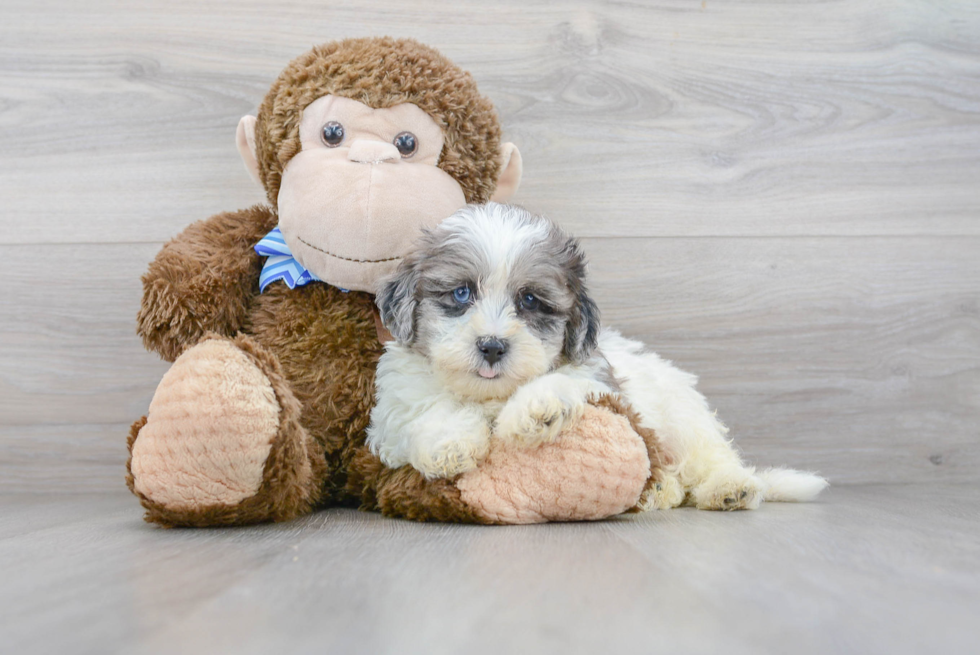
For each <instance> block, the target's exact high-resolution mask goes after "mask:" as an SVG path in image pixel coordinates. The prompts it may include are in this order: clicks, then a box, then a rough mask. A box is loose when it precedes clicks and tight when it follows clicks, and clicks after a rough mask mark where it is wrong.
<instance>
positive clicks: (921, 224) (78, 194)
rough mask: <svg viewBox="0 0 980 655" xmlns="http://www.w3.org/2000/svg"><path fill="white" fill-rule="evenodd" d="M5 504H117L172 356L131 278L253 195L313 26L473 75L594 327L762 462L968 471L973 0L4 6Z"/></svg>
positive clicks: (979, 441) (0, 388)
mask: <svg viewBox="0 0 980 655" xmlns="http://www.w3.org/2000/svg"><path fill="white" fill-rule="evenodd" d="M0 16H2V20H0V199H2V209H0V247H2V250H3V256H2V257H0V275H2V287H0V288H2V291H0V416H2V425H0V462H2V474H0V490H4V491H15V490H26V491H42V490H52V489H53V490H59V491H75V490H78V491H105V490H121V489H122V484H123V483H122V475H123V463H124V461H125V445H124V442H125V434H126V429H127V426H128V424H129V423H130V422H131V421H132V420H133V419H135V418H137V417H138V416H140V415H141V414H143V413H144V412H145V410H146V408H147V405H148V403H149V400H150V397H151V395H152V393H153V390H154V387H155V385H156V383H157V382H158V380H159V378H160V376H161V375H162V374H163V372H164V371H165V370H166V365H165V364H164V363H161V362H160V361H158V360H157V359H156V357H155V356H153V355H150V354H148V353H146V352H144V351H143V349H142V347H141V346H140V343H139V341H138V340H137V338H136V336H135V334H134V316H135V313H136V310H137V306H138V303H139V298H140V283H139V276H140V274H141V273H142V272H143V270H144V269H145V267H146V264H147V262H148V261H149V260H150V259H151V258H152V257H153V256H154V254H155V253H156V252H157V250H158V249H159V248H160V246H161V245H162V243H163V242H164V241H166V240H167V239H168V238H170V237H172V236H174V235H175V234H177V233H178V232H179V231H180V230H181V229H182V228H184V227H185V226H186V225H187V224H188V223H190V222H192V221H194V220H197V219H201V218H205V217H207V216H209V215H211V214H212V213H215V212H218V211H221V210H227V209H235V208H240V207H243V206H247V205H249V204H252V203H255V202H259V201H261V199H262V194H261V193H260V191H259V190H258V189H256V188H254V187H253V186H252V185H251V183H250V181H249V179H248V178H247V176H246V174H245V172H244V170H243V168H242V166H241V164H240V162H239V160H238V157H237V153H236V150H235V147H234V132H235V126H236V124H237V121H238V119H239V117H240V116H241V115H243V114H246V113H249V112H254V110H255V108H256V107H257V105H258V103H259V101H260V99H261V98H262V96H263V94H264V92H265V91H266V90H267V88H268V86H269V84H270V83H271V81H272V80H273V78H274V77H275V75H276V74H277V73H278V71H279V70H280V69H281V68H282V67H283V66H284V65H285V64H286V62H288V61H289V60H290V59H291V58H292V57H294V56H296V55H298V54H299V53H301V52H303V51H304V50H306V49H307V48H308V47H310V46H311V45H313V44H315V43H319V42H323V41H327V40H331V39H336V38H341V37H347V36H360V35H383V34H391V35H395V36H411V37H415V38H417V39H419V40H421V41H424V42H426V43H429V44H432V45H434V46H436V47H438V48H439V49H441V50H442V51H443V52H444V53H445V54H446V55H448V56H449V57H451V58H453V59H454V60H455V61H457V62H458V63H459V64H461V65H462V66H463V67H465V68H467V69H469V70H470V71H472V73H473V74H474V76H475V77H476V79H477V80H478V82H479V84H480V86H481V89H482V90H483V92H484V93H486V94H487V95H489V96H490V97H491V98H492V99H493V100H494V102H495V103H496V104H497V107H498V108H499V111H500V114H501V116H502V119H503V123H504V126H505V130H506V133H507V136H508V137H509V138H510V139H511V140H513V141H515V142H516V143H517V144H518V145H519V147H520V148H521V150H522V152H523V153H524V161H525V182H524V185H523V188H522V190H521V192H520V194H519V198H518V200H519V201H520V202H521V203H522V204H524V205H526V206H527V207H529V208H531V209H533V210H536V211H540V212H543V213H545V214H547V215H550V216H552V217H554V218H556V219H559V220H560V221H561V222H563V223H564V224H565V225H566V226H568V227H569V228H570V229H571V230H572V231H574V232H576V233H577V234H579V235H580V236H582V237H584V242H585V246H586V248H587V250H588V251H589V252H590V253H591V258H592V275H593V284H594V288H595V290H596V292H597V296H598V299H599V301H600V304H601V307H602V309H603V311H604V313H605V317H606V319H607V322H608V323H609V324H612V325H616V326H618V327H620V328H621V329H622V330H623V331H625V332H626V333H628V334H630V335H635V336H637V337H640V338H642V339H644V340H645V341H646V342H648V343H649V344H650V345H651V346H652V347H654V348H655V349H656V350H658V351H659V352H660V353H662V354H663V355H664V356H666V357H667V358H670V359H672V360H674V361H675V362H677V363H678V364H679V365H680V366H682V367H684V368H686V369H688V370H691V371H693V372H696V373H697V374H699V375H700V376H701V387H702V389H703V390H704V391H705V392H706V394H707V395H708V396H709V397H710V399H711V401H712V402H713V404H714V405H715V406H717V408H718V410H719V412H720V415H721V416H722V418H723V419H725V420H726V421H727V422H728V423H729V424H730V425H731V427H732V428H733V434H734V435H735V436H736V438H737V440H738V442H739V443H740V444H741V446H742V448H743V450H744V451H745V453H746V455H747V456H748V457H749V458H750V459H752V460H754V461H757V462H760V463H783V464H791V465H796V466H801V467H811V468H816V469H819V470H821V471H823V472H824V473H826V474H828V475H829V476H830V477H831V478H832V479H833V480H834V481H836V482H838V483H869V482H895V483H926V482H929V481H932V480H953V481H957V480H960V481H964V480H968V479H976V477H977V473H978V465H980V427H978V421H977V418H978V413H980V412H978V410H980V256H978V255H980V220H978V219H980V4H978V3H976V2H975V1H974V0H963V1H960V2H955V1H949V2H944V1H942V0H935V1H933V2H925V1H913V0H905V1H895V2H886V1H876V0H839V1H836V0H828V1H822V2H802V1H801V2H787V1H784V0H768V1H767V0H744V1H742V0H739V1H734V0H725V1H724V2H722V1H720V0H706V1H704V2H702V1H701V0H658V1H656V2H654V1H651V2H600V1H581V2H561V3H559V2H540V3H539V2H534V1H531V0H497V1H495V2H492V3H488V2H485V1H482V0H481V1H465V2H452V3H450V2H442V3H435V2H424V1H422V0H388V1H384V2H372V3H363V4H357V3H347V2H343V3H342V2H330V1H323V0H320V1H318V2H313V1H305V0H303V1H300V0H297V1H288V2H247V1H245V2H235V3H224V2H217V1H215V0H193V1H187V2H155V3H154V2H125V3H123V2H111V1H108V0H86V2H68V1H67V0H64V1H61V2H52V1H46V0H3V1H2V2H0Z"/></svg>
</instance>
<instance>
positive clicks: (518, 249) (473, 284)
mask: <svg viewBox="0 0 980 655" xmlns="http://www.w3.org/2000/svg"><path fill="white" fill-rule="evenodd" d="M377 304H378V307H379V309H380V311H381V318H382V321H383V322H384V324H385V326H386V327H387V328H388V330H389V331H390V332H391V334H392V336H394V338H395V342H394V343H390V344H389V345H388V346H387V348H386V350H385V353H384V355H383V356H382V357H381V361H380V362H379V364H378V369H377V403H376V405H375V407H374V409H373V410H372V412H371V424H370V426H369V428H368V438H367V442H368V445H369V446H370V448H371V450H372V451H373V452H374V453H375V454H376V455H378V456H379V457H380V458H381V460H382V461H383V462H384V463H385V464H386V465H388V466H390V467H393V468H394V467H399V466H403V465H405V464H411V465H412V466H413V467H415V468H416V469H417V470H419V471H420V472H422V473H423V474H424V475H425V476H427V477H429V478H440V477H447V478H448V477H453V476H455V475H457V474H459V473H463V472H465V471H468V470H471V469H473V468H475V467H476V466H477V465H478V464H479V462H480V461H481V459H483V457H484V456H485V455H486V454H487V451H488V449H489V445H490V441H491V439H504V440H508V441H511V442H516V443H518V444H521V445H524V446H527V447H533V446H535V445H538V444H541V443H543V442H546V441H550V440H552V439H554V438H555V437H556V436H557V435H558V434H559V433H560V432H561V431H562V430H563V429H564V428H565V427H566V426H567V425H568V424H569V423H571V422H572V421H575V420H576V419H577V418H578V417H579V416H580V415H581V414H582V411H583V409H584V407H585V405H586V403H587V401H588V399H589V398H590V397H591V396H596V395H600V394H604V393H616V394H620V395H621V396H622V397H623V398H624V399H625V400H626V401H627V402H628V403H629V404H630V405H632V407H633V409H634V410H636V411H637V412H638V414H639V415H640V418H641V423H642V425H643V426H644V427H648V428H652V429H653V430H654V431H655V433H656V434H657V435H658V438H659V439H660V440H661V442H662V445H663V447H664V448H665V450H666V451H667V453H668V454H669V455H670V457H671V460H672V462H673V464H672V465H671V466H670V468H669V470H668V471H666V472H665V474H666V475H665V480H664V482H663V483H662V484H661V485H659V490H658V492H657V493H656V494H654V495H652V496H651V497H650V499H649V501H648V506H647V507H646V509H653V508H668V507H675V506H677V505H680V504H682V503H684V502H685V501H686V502H687V503H689V504H692V505H695V506H697V507H699V508H701V509H724V510H731V509H754V508H756V507H758V505H759V503H760V501H762V500H764V499H765V500H783V501H803V500H810V499H812V498H814V497H815V496H816V495H817V494H818V493H819V492H820V491H821V490H822V489H823V488H824V487H826V485H827V482H826V480H824V479H823V478H821V477H819V476H816V475H813V474H810V473H802V472H799V471H793V470H787V469H768V470H766V471H762V472H758V473H757V472H756V471H755V470H754V469H753V468H751V467H746V466H745V465H744V464H743V463H742V461H741V459H740V457H739V455H738V453H737V452H736V451H735V449H734V448H733V447H732V445H731V444H730V443H729V441H728V440H727V438H726V434H727V428H725V427H724V426H723V425H722V424H721V423H720V422H719V421H718V420H717V419H716V418H715V415H714V413H713V412H712V411H711V410H710V408H709V407H708V403H707V401H706V400H705V399H704V397H703V396H702V395H701V394H700V393H698V391H697V390H696V389H695V386H694V385H695V382H696V378H695V377H694V376H693V375H690V374H688V373H685V372H683V371H680V370H678V369H677V368H675V367H674V366H672V365H671V364H670V362H667V361H664V360H662V359H660V357H658V356H657V355H656V354H654V353H651V352H646V351H645V349H644V347H643V344H641V343H639V342H637V341H632V340H630V339H627V338H625V337H623V336H622V335H620V334H619V333H617V332H615V331H614V330H609V329H601V328H600V322H599V311H598V309H597V307H596V305H595V303H594V302H593V300H592V299H591V298H590V297H589V294H588V290H587V288H586V284H585V258H584V256H583V254H582V251H581V249H580V247H579V245H578V242H577V241H576V240H575V239H573V238H571V237H569V236H568V235H567V234H565V233H564V232H563V231H562V230H561V229H560V228H558V227H557V226H556V225H555V224H553V223H551V222H550V221H548V220H546V219H544V218H542V217H539V216H534V215H532V214H530V213H529V212H527V211H525V210H524V209H521V208H519V207H513V206H505V205H499V204H496V203H489V204H487V205H469V206H467V207H464V208H463V209H461V210H459V211H458V212H456V213H455V214H454V215H453V216H452V217H450V218H449V219H447V220H446V221H445V222H443V223H442V224H441V225H439V226H438V227H436V228H435V229H432V230H429V231H427V232H425V233H424V235H423V236H422V237H421V239H420V241H419V243H418V247H417V249H416V250H414V251H413V252H412V253H411V254H410V255H408V256H407V257H406V258H405V259H404V260H403V261H402V262H401V264H400V265H399V267H398V269H397V270H396V272H395V273H394V275H393V276H392V277H391V278H389V279H387V280H386V281H384V282H383V283H382V287H381V289H380V291H379V293H378V295H377Z"/></svg>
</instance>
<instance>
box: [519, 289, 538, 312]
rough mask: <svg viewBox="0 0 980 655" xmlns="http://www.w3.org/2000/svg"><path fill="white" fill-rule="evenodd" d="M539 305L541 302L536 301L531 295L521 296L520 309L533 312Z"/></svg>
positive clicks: (535, 297) (536, 298)
mask: <svg viewBox="0 0 980 655" xmlns="http://www.w3.org/2000/svg"><path fill="white" fill-rule="evenodd" d="M540 305H541V302H540V301H539V300H538V297H537V296H535V295H534V294H533V293H525V294H524V295H523V296H521V307H522V308H524V309H526V310H528V311H532V312H533V311H534V310H535V309H537V308H538V307H539V306H540Z"/></svg>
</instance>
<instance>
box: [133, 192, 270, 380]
mask: <svg viewBox="0 0 980 655" xmlns="http://www.w3.org/2000/svg"><path fill="white" fill-rule="evenodd" d="M278 222H279V217H278V216H277V215H276V213H275V211H273V210H272V209H271V208H269V207H266V206H264V205H256V206H254V207H250V208H249V209H243V210H240V211H236V212H225V213H223V214H218V215H216V216H212V217H211V218H209V219H207V220H203V221H198V222H196V223H194V224H192V225H190V226H189V227H188V228H187V229H185V230H184V231H183V232H182V233H181V234H180V235H179V236H178V237H177V238H175V239H173V240H172V241H170V242H169V243H167V244H166V245H164V246H163V249H161V250H160V252H159V254H157V256H156V259H154V260H153V261H152V262H151V263H150V267H149V269H148V270H147V272H146V273H145V274H144V275H143V302H142V303H141V304H140V310H139V314H138V315H137V318H136V331H137V332H138V333H139V335H140V337H142V339H143V345H144V346H146V348H147V349H148V350H155V351H156V352H158V353H159V354H160V356H161V357H163V358H164V359H165V360H167V361H168V362H172V361H174V360H175V359H177V357H178V356H179V355H180V353H182V352H183V351H184V350H185V349H186V348H188V347H190V346H193V345H194V344H195V343H197V342H198V341H199V340H200V339H201V337H203V336H204V334H205V333H207V332H216V333H218V334H221V335H224V336H227V337H230V336H234V335H235V334H236V333H238V332H239V331H248V323H249V312H250V310H251V306H252V301H253V300H254V298H255V297H256V296H257V295H258V294H259V272H260V271H261V270H262V262H263V258H261V257H259V256H258V255H257V254H256V253H255V250H253V246H255V244H256V243H258V241H259V239H261V238H262V237H264V236H265V235H266V234H268V233H269V230H271V229H272V228H274V227H275V226H276V224H277V223H278Z"/></svg>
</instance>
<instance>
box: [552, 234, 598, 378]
mask: <svg viewBox="0 0 980 655" xmlns="http://www.w3.org/2000/svg"><path fill="white" fill-rule="evenodd" d="M552 230H553V232H552V235H553V238H554V239H555V240H556V241H559V242H561V243H562V245H561V247H560V249H559V255H558V258H559V260H560V261H561V267H562V269H563V270H564V273H565V284H567V285H568V289H569V290H570V291H571V292H572V294H573V296H574V298H575V304H574V305H573V306H572V309H571V311H570V312H569V317H568V323H567V324H566V325H565V347H564V349H563V354H564V355H565V358H566V359H568V361H570V362H572V363H573V364H581V363H583V362H585V361H586V360H587V359H588V358H589V357H591V356H592V353H593V352H595V349H596V346H598V343H599V328H600V326H601V322H600V320H599V307H598V306H596V304H595V302H594V301H593V300H592V298H591V297H590V296H589V293H588V290H587V289H586V286H585V269H586V262H585V255H584V254H582V248H581V247H580V246H579V243H578V240H577V239H575V238H574V237H570V236H568V235H567V234H566V233H565V232H564V231H562V230H561V228H559V227H557V226H553V227H552Z"/></svg>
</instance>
